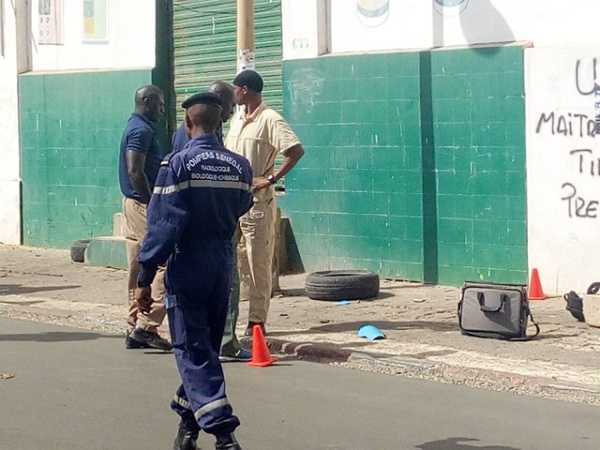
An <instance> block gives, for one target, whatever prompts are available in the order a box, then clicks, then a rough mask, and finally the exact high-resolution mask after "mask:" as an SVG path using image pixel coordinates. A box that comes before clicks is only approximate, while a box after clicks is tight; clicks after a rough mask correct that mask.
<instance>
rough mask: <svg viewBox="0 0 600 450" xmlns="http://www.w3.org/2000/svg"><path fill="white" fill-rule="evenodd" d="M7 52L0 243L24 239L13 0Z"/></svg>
mask: <svg viewBox="0 0 600 450" xmlns="http://www.w3.org/2000/svg"><path fill="white" fill-rule="evenodd" d="M2 3H3V4H4V30H3V36H2V38H3V39H4V55H3V56H0V136H1V137H2V142H1V145H0V199H1V202H2V206H1V207H0V242H3V243H6V244H19V243H20V241H21V232H20V230H21V205H20V201H21V200H20V183H21V182H20V178H19V173H20V170H19V116H18V113H17V111H18V95H17V53H16V35H17V34H16V23H15V10H14V5H13V4H14V2H11V1H6V0H5V1H4V2H0V4H2Z"/></svg>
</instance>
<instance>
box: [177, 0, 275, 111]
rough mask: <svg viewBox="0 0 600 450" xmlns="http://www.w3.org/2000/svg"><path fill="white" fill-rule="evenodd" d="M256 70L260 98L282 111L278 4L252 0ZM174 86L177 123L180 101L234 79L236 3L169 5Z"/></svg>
mask: <svg viewBox="0 0 600 450" xmlns="http://www.w3.org/2000/svg"><path fill="white" fill-rule="evenodd" d="M254 21H255V46H256V70H257V71H258V72H259V73H260V74H261V75H262V77H263V78H264V80H265V90H264V92H263V98H264V101H265V103H267V104H268V105H269V106H271V107H272V108H274V109H276V110H277V111H279V112H281V111H282V109H283V96H282V91H281V90H282V81H281V58H282V44H281V0H255V2H254ZM173 34H174V36H173V46H174V69H175V80H174V87H175V93H176V95H177V103H176V104H177V120H178V122H179V121H181V120H182V119H183V110H181V108H179V105H180V104H181V102H182V101H183V100H184V99H185V98H187V97H188V96H190V95H191V94H193V93H195V92H198V91H201V90H205V89H207V88H208V86H209V85H210V84H211V83H212V82H213V81H216V80H225V81H227V82H231V81H232V80H233V78H234V77H235V74H236V1H235V0H175V1H174V2H173Z"/></svg>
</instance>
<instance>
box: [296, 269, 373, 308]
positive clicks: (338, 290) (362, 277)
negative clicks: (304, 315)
mask: <svg viewBox="0 0 600 450" xmlns="http://www.w3.org/2000/svg"><path fill="white" fill-rule="evenodd" d="M305 290H306V295H307V296H308V298H310V299H313V300H328V301H335V300H359V299H365V298H373V297H377V294H378V293H379V275H377V274H376V273H375V272H372V271H370V270H328V271H323V272H313V273H310V274H309V275H308V276H307V277H306V284H305Z"/></svg>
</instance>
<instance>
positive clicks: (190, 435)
mask: <svg viewBox="0 0 600 450" xmlns="http://www.w3.org/2000/svg"><path fill="white" fill-rule="evenodd" d="M196 439H198V432H197V431H192V430H186V429H185V428H180V429H179V431H178V432H177V437H176V438H175V442H173V450H200V449H199V448H198V447H196Z"/></svg>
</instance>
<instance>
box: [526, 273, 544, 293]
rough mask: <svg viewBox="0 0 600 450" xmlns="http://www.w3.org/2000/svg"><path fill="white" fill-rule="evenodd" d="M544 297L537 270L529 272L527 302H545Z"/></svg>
mask: <svg viewBox="0 0 600 450" xmlns="http://www.w3.org/2000/svg"><path fill="white" fill-rule="evenodd" d="M545 299H546V295H545V294H544V291H543V290H542V283H541V282H540V275H539V274H538V270H537V269H533V270H532V271H531V280H530V281H529V300H545Z"/></svg>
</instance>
